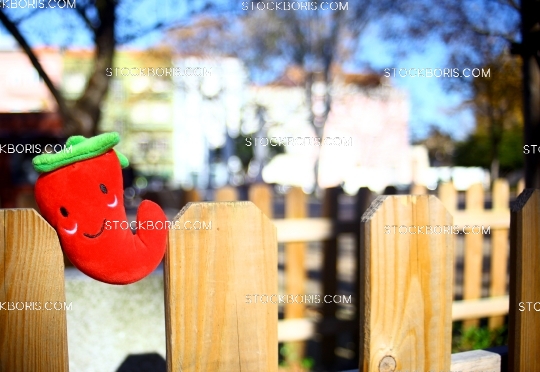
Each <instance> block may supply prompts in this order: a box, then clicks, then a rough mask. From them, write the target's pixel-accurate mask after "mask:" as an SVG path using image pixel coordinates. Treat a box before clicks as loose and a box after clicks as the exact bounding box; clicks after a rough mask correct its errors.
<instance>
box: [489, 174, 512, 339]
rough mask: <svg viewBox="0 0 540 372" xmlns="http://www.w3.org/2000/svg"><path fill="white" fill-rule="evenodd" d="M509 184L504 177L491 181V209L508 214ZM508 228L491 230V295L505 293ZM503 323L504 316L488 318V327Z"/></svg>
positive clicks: (495, 295)
mask: <svg viewBox="0 0 540 372" xmlns="http://www.w3.org/2000/svg"><path fill="white" fill-rule="evenodd" d="M509 202H510V186H509V185H508V181H506V180H505V179H498V180H496V181H495V182H494V183H493V193H492V210H493V211H505V212H506V213H508V214H510V208H509ZM509 227H510V226H509ZM509 227H508V228H494V229H493V230H492V231H491V265H490V266H491V273H490V286H489V293H490V296H492V297H497V296H503V295H505V294H506V283H507V279H508V271H507V264H508V246H509V242H508V233H509ZM502 325H504V316H497V317H491V318H489V328H491V329H495V328H498V327H501V326H502Z"/></svg>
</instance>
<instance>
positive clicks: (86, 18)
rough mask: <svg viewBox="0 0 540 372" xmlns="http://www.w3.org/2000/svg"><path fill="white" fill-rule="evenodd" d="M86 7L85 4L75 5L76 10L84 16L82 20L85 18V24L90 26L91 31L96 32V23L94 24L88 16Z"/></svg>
mask: <svg viewBox="0 0 540 372" xmlns="http://www.w3.org/2000/svg"><path fill="white" fill-rule="evenodd" d="M86 9H87V8H86V6H84V5H82V6H76V7H75V11H76V12H77V14H78V15H79V16H80V17H81V18H82V20H83V22H84V24H85V25H86V27H88V28H89V29H90V30H91V31H93V32H95V31H96V28H95V27H94V25H93V24H92V22H91V21H90V19H88V17H87V16H86Z"/></svg>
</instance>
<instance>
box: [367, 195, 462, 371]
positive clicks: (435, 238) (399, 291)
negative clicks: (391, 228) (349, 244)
mask: <svg viewBox="0 0 540 372" xmlns="http://www.w3.org/2000/svg"><path fill="white" fill-rule="evenodd" d="M385 225H405V226H412V225H416V226H428V225H431V226H436V225H452V216H451V215H450V214H449V213H448V212H447V211H446V209H445V208H444V206H443V204H442V203H441V202H440V201H439V200H438V199H437V198H436V197H434V196H428V195H422V196H410V195H399V196H379V197H378V198H377V199H375V201H374V202H373V203H372V205H371V207H370V209H369V210H368V211H366V213H364V215H363V217H362V222H361V229H362V235H361V236H362V250H361V253H362V256H363V257H362V262H363V263H364V266H363V270H362V271H361V280H360V283H361V288H360V297H361V307H360V312H361V315H360V319H363V326H362V327H361V329H360V334H361V337H360V340H362V344H361V345H360V370H361V371H363V372H366V371H383V370H385V369H384V368H383V367H384V366H385V365H386V368H390V369H388V370H389V371H390V370H396V371H404V370H410V371H429V370H436V371H448V370H449V368H450V353H451V328H452V318H451V316H452V313H451V311H452V295H453V261H454V236H452V235H451V234H446V235H444V234H440V235H433V234H429V235H428V234H425V235H424V234H421V235H416V234H414V235H413V234H399V233H398V234H391V233H390V234H386V233H385V228H384V227H385ZM392 360H393V362H392ZM392 363H395V367H394V369H392Z"/></svg>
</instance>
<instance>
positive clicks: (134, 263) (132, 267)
mask: <svg viewBox="0 0 540 372" xmlns="http://www.w3.org/2000/svg"><path fill="white" fill-rule="evenodd" d="M94 138H97V137H94ZM98 139H99V138H98ZM106 139H107V138H106ZM85 141H86V140H83V139H81V138H76V139H74V140H73V143H74V144H75V145H77V144H80V145H83V146H84V145H85ZM88 141H90V140H88ZM68 142H69V140H68ZM94 142H96V141H94ZM109 142H110V141H109ZM75 145H74V147H73V148H74V149H75V150H77V151H74V155H73V156H72V157H71V158H67V157H66V156H64V157H61V156H60V157H58V158H53V157H49V158H41V159H38V160H41V162H42V164H45V165H42V166H43V167H45V166H48V165H49V163H50V164H52V165H51V168H52V167H53V166H54V169H52V170H50V171H47V172H44V173H42V174H41V175H40V176H39V178H38V180H37V182H36V187H35V196H36V202H37V204H38V206H39V208H40V211H41V214H42V216H43V217H44V218H45V219H46V220H47V222H49V223H50V224H51V225H52V227H54V228H55V230H56V232H57V233H58V237H59V239H60V243H61V245H62V249H63V250H64V252H65V253H66V255H67V256H68V258H69V259H70V261H71V262H72V263H73V264H74V265H75V266H76V267H77V268H78V269H79V270H81V271H82V272H84V273H85V274H86V275H88V276H90V277H92V278H94V279H96V280H100V281H102V282H105V283H111V284H129V283H133V282H136V281H138V280H140V279H142V278H144V277H145V276H147V275H148V274H149V273H151V272H152V271H153V270H154V269H155V268H156V267H157V266H158V265H159V263H160V262H161V259H162V258H163V255H164V254H165V247H166V240H167V230H164V229H161V230H144V229H140V230H138V231H137V233H136V234H133V233H132V231H131V230H130V229H126V228H124V229H122V228H118V227H116V228H115V225H114V224H111V222H109V223H107V222H108V221H119V222H122V221H127V218H126V212H125V210H124V199H123V182H122V170H121V162H120V160H119V155H118V153H116V152H115V151H114V150H113V149H108V150H107V149H105V150H103V151H102V153H101V154H100V153H97V154H96V153H91V156H90V157H87V158H82V156H80V155H81V154H83V155H84V154H86V153H87V152H88V151H87V149H84V148H83V150H80V147H79V148H77V149H76V148H75ZM87 145H88V144H87ZM90 145H92V146H93V147H91V150H92V149H94V148H98V149H99V148H102V147H99V146H100V145H101V144H98V146H95V144H94V143H90ZM109 146H110V144H109ZM100 151H101V150H100ZM66 158H67V159H66ZM58 159H60V160H58ZM61 162H65V163H67V164H66V165H63V163H61ZM36 163H38V161H36V162H35V164H36ZM40 164H41V163H40ZM139 221H145V222H148V221H152V222H153V223H152V224H151V225H152V226H155V225H156V222H157V221H161V222H162V224H161V226H164V225H165V224H164V222H165V221H166V216H165V214H164V213H163V211H162V210H161V208H160V207H159V206H158V205H157V204H155V203H152V202H150V201H143V202H142V203H141V205H140V206H139V210H138V211H137V222H139ZM143 225H145V224H144V223H143ZM146 225H148V224H146ZM137 226H139V224H138V223H137Z"/></svg>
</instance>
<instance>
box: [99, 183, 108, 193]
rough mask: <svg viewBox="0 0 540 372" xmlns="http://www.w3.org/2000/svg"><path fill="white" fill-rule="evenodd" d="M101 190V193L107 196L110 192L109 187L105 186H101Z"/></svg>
mask: <svg viewBox="0 0 540 372" xmlns="http://www.w3.org/2000/svg"><path fill="white" fill-rule="evenodd" d="M99 188H100V189H101V192H102V193H104V194H106V193H107V192H108V191H107V186H105V185H104V184H101V185H99Z"/></svg>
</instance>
